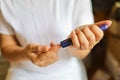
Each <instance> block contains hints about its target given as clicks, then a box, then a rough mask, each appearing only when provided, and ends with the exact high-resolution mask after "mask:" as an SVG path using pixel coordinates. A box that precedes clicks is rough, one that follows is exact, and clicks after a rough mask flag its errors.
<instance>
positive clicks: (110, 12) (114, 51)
mask: <svg viewBox="0 0 120 80" xmlns="http://www.w3.org/2000/svg"><path fill="white" fill-rule="evenodd" d="M92 6H93V13H94V19H95V22H98V21H101V20H105V19H111V20H112V21H113V24H112V26H111V27H110V28H109V30H107V31H105V32H104V33H105V35H104V38H103V39H102V40H101V41H100V43H98V44H97V45H96V46H95V47H94V48H93V50H92V51H91V54H90V55H88V56H87V57H86V58H85V59H84V60H83V61H84V63H85V66H86V70H87V74H88V78H89V80H120V64H119V63H120V0H92ZM0 53H1V52H0ZM8 68H9V63H8V62H7V61H6V60H5V59H4V58H3V57H2V56H1V55H0V80H4V78H5V76H6V73H7V70H8Z"/></svg>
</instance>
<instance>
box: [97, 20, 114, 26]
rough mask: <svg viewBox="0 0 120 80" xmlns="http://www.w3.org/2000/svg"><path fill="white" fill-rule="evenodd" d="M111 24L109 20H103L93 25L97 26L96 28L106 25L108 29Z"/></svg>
mask: <svg viewBox="0 0 120 80" xmlns="http://www.w3.org/2000/svg"><path fill="white" fill-rule="evenodd" d="M111 24H112V21H111V20H104V21H100V22H97V23H95V25H97V26H101V25H107V26H108V27H109V26H111Z"/></svg>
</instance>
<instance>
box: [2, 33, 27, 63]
mask: <svg viewBox="0 0 120 80" xmlns="http://www.w3.org/2000/svg"><path fill="white" fill-rule="evenodd" d="M0 38H1V42H0V43H1V51H2V55H3V56H4V57H5V58H6V59H7V60H8V61H18V60H23V59H26V56H25V51H24V48H23V47H20V46H19V45H18V43H17V41H16V39H15V36H14V35H4V34H1V35H0Z"/></svg>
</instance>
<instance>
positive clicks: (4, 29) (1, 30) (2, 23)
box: [0, 11, 13, 35]
mask: <svg viewBox="0 0 120 80" xmlns="http://www.w3.org/2000/svg"><path fill="white" fill-rule="evenodd" d="M0 34H8V35H13V29H12V27H11V26H10V25H9V24H8V23H7V21H6V20H5V19H4V17H3V15H2V13H1V11H0Z"/></svg>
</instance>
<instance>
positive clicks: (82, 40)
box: [77, 30, 89, 50]
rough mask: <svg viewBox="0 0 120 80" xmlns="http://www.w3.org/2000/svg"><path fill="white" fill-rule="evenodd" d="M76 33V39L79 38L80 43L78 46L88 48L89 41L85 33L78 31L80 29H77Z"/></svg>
mask: <svg viewBox="0 0 120 80" xmlns="http://www.w3.org/2000/svg"><path fill="white" fill-rule="evenodd" d="M77 35H78V40H79V43H80V48H81V49H83V50H84V49H88V48H89V42H88V40H87V38H86V36H85V34H84V33H83V32H82V31H80V30H77Z"/></svg>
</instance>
